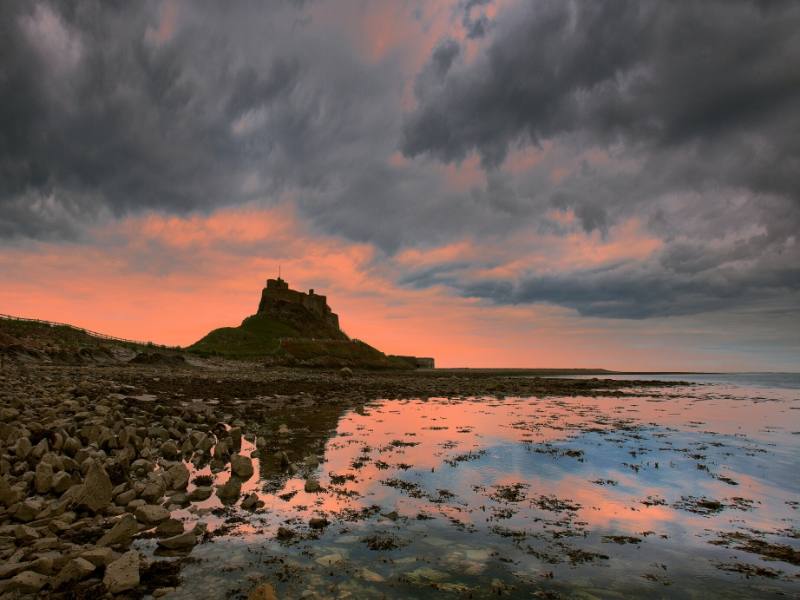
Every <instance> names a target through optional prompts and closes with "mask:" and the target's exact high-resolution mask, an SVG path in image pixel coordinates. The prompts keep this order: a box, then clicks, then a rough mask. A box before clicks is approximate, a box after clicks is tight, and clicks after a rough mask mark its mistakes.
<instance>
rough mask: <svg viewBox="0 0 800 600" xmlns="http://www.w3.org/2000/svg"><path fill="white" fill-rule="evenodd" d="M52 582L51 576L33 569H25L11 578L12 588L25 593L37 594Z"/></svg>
mask: <svg viewBox="0 0 800 600" xmlns="http://www.w3.org/2000/svg"><path fill="white" fill-rule="evenodd" d="M48 583H50V578H49V577H47V576H46V575H41V574H40V573H34V572H33V571H23V572H22V573H19V574H18V575H14V577H12V578H11V586H10V587H11V589H13V590H16V591H18V592H22V593H23V594H36V593H37V592H39V591H40V590H41V589H42V588H43V587H44V586H46V585H47V584H48Z"/></svg>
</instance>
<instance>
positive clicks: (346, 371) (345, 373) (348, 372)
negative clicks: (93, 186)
mask: <svg viewBox="0 0 800 600" xmlns="http://www.w3.org/2000/svg"><path fill="white" fill-rule="evenodd" d="M339 376H340V377H342V378H344V379H350V378H351V377H352V376H353V370H352V369H351V368H350V367H342V368H341V369H339Z"/></svg>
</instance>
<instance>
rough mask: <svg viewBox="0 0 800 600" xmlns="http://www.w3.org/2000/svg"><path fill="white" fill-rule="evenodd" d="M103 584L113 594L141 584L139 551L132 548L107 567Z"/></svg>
mask: <svg viewBox="0 0 800 600" xmlns="http://www.w3.org/2000/svg"><path fill="white" fill-rule="evenodd" d="M103 585H105V586H106V589H107V590H108V591H109V592H111V593H112V594H119V593H120V592H124V591H126V590H132V589H133V588H135V587H136V586H138V585H139V553H138V552H137V551H136V550H131V551H129V552H126V553H125V554H123V555H122V556H120V557H119V558H118V559H117V560H115V561H114V562H112V563H111V564H109V565H108V566H107V567H106V574H105V576H104V577H103Z"/></svg>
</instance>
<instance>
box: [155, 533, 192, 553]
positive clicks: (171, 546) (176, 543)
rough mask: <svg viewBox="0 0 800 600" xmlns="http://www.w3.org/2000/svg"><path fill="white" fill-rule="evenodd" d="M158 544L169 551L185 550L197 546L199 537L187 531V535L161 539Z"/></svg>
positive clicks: (182, 534)
mask: <svg viewBox="0 0 800 600" xmlns="http://www.w3.org/2000/svg"><path fill="white" fill-rule="evenodd" d="M157 543H158V545H159V546H160V547H161V548H166V549H167V550H185V549H187V548H193V547H194V546H195V544H197V537H196V536H195V535H194V534H193V533H191V532H189V531H187V532H186V533H181V534H179V535H175V536H172V537H168V538H163V539H160V540H158V542H157Z"/></svg>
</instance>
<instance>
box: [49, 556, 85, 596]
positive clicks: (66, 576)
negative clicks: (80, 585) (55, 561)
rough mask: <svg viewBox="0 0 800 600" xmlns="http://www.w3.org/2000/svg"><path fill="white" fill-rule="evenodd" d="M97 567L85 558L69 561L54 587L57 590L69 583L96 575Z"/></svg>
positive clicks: (57, 577)
mask: <svg viewBox="0 0 800 600" xmlns="http://www.w3.org/2000/svg"><path fill="white" fill-rule="evenodd" d="M95 568H96V567H95V565H94V564H92V563H91V562H89V561H88V560H86V559H85V558H73V559H72V560H71V561H69V562H68V563H67V564H66V565H64V568H62V569H61V571H59V572H58V575H56V576H55V578H54V579H53V581H52V587H53V589H54V590H57V589H58V588H60V587H61V586H63V585H64V584H67V583H72V582H75V581H80V580H81V579H85V578H86V577H88V576H89V575H91V574H92V573H94V570H95Z"/></svg>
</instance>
